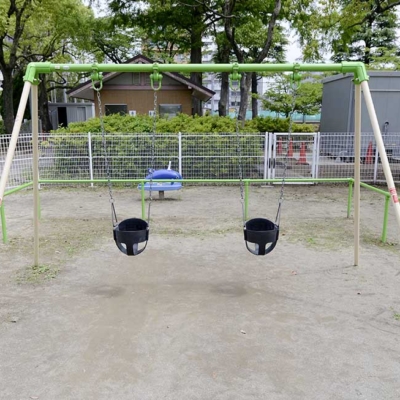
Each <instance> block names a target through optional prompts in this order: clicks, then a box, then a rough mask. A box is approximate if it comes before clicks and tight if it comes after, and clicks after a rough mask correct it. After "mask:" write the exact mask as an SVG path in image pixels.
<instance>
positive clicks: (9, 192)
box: [4, 182, 33, 197]
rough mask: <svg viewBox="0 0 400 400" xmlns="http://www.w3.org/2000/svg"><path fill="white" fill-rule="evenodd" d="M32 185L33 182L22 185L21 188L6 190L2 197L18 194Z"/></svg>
mask: <svg viewBox="0 0 400 400" xmlns="http://www.w3.org/2000/svg"><path fill="white" fill-rule="evenodd" d="M32 185H33V182H28V183H24V184H23V185H21V186H18V187H16V188H13V189H10V190H8V191H7V192H4V197H6V196H9V195H10V194H13V193H16V192H19V191H20V190H22V189H26V188H27V187H29V186H32Z"/></svg>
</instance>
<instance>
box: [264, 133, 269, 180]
mask: <svg viewBox="0 0 400 400" xmlns="http://www.w3.org/2000/svg"><path fill="white" fill-rule="evenodd" d="M267 170H268V132H265V135H264V174H263V179H267Z"/></svg>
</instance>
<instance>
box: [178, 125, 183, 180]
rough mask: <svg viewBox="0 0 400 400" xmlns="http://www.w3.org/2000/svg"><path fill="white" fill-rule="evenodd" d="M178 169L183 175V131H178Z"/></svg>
mask: <svg viewBox="0 0 400 400" xmlns="http://www.w3.org/2000/svg"><path fill="white" fill-rule="evenodd" d="M178 171H179V173H180V175H181V176H182V133H181V132H179V133H178Z"/></svg>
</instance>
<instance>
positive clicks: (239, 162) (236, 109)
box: [231, 81, 246, 226]
mask: <svg viewBox="0 0 400 400" xmlns="http://www.w3.org/2000/svg"><path fill="white" fill-rule="evenodd" d="M238 86H240V81H238ZM231 89H232V91H233V92H234V93H235V96H234V101H235V119H236V146H237V147H236V152H237V156H238V171H239V187H240V203H241V204H242V219H243V226H245V224H246V218H245V206H244V184H243V165H242V146H241V144H240V134H239V106H238V101H237V99H238V89H239V88H236V89H235V88H233V87H232V88H231Z"/></svg>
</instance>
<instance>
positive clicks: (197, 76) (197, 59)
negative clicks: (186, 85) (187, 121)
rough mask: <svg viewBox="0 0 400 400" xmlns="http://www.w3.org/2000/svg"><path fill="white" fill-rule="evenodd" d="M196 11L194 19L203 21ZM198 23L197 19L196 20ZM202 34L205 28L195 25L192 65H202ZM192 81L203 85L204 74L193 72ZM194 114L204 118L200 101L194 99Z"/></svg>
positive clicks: (192, 35)
mask: <svg viewBox="0 0 400 400" xmlns="http://www.w3.org/2000/svg"><path fill="white" fill-rule="evenodd" d="M197 14H198V13H197V12H196V11H194V14H193V17H194V18H198V19H201V17H202V15H201V14H199V15H197ZM194 21H196V19H194ZM202 32H203V27H202V26H199V25H195V26H193V28H192V33H191V37H190V45H191V49H190V63H191V64H201V58H202V52H201V45H202V40H201V39H202ZM190 79H191V80H192V81H193V82H194V83H195V84H196V85H201V84H202V81H203V80H202V74H201V72H191V73H190ZM192 114H193V115H196V114H197V115H198V116H202V115H203V105H202V101H201V100H200V99H197V98H195V97H192Z"/></svg>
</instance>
